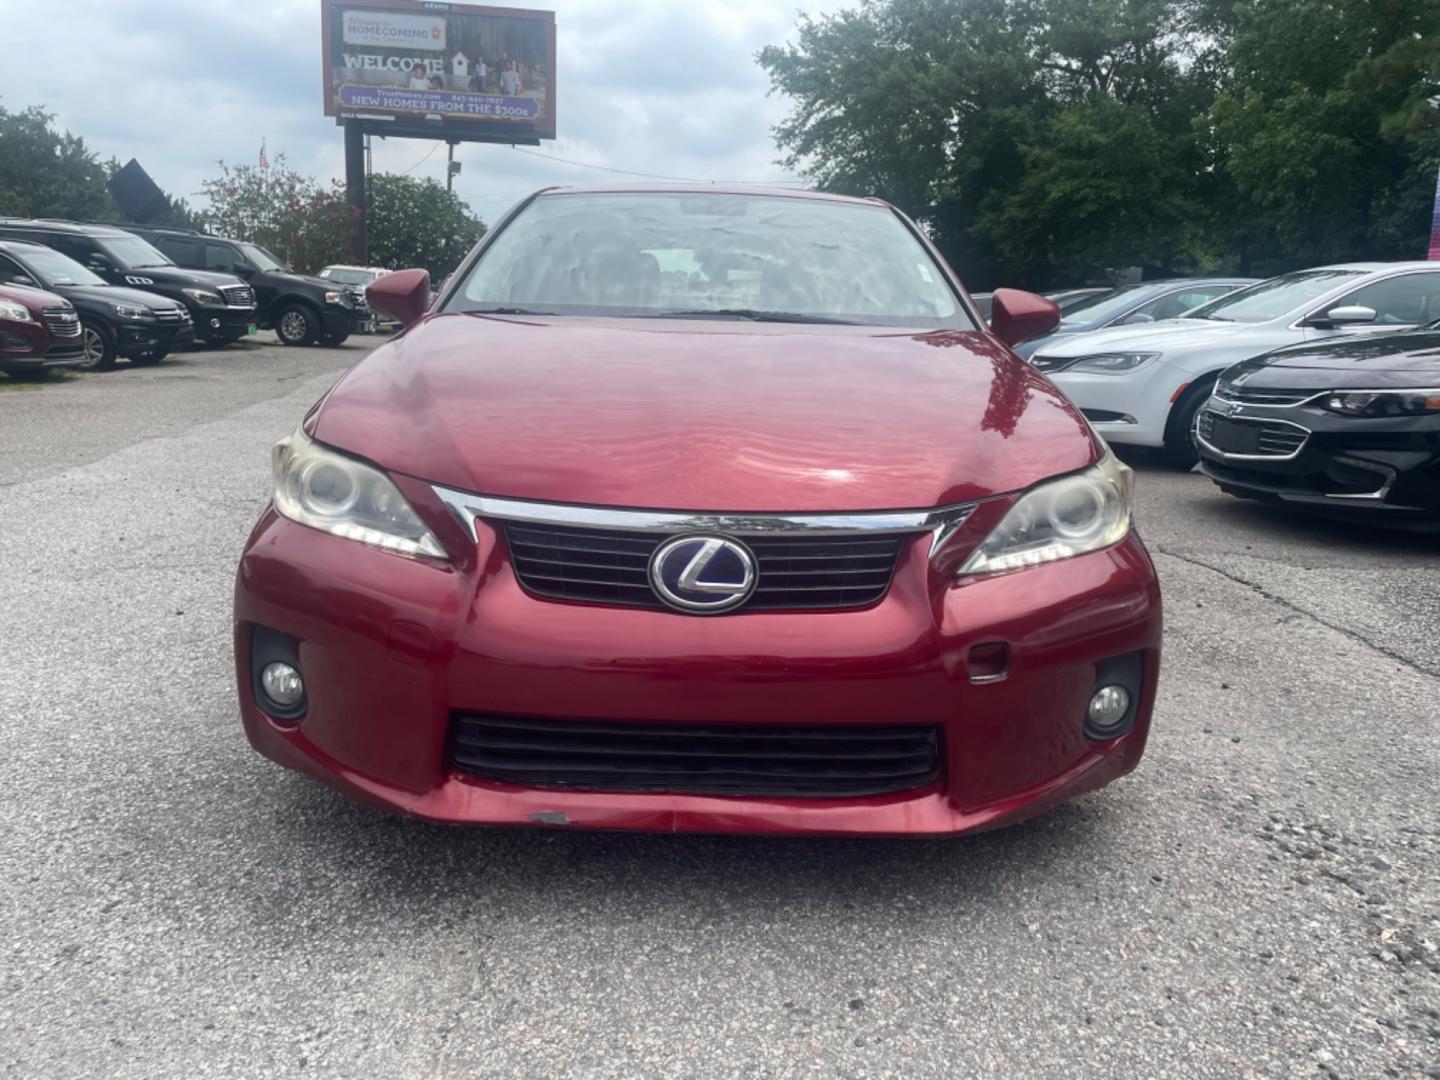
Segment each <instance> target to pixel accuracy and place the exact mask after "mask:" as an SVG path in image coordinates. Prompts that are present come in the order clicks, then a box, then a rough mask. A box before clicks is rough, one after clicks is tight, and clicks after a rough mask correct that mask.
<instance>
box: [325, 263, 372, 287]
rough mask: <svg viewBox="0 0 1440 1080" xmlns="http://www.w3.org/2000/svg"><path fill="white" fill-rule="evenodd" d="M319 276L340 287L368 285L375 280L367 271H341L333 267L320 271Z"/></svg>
mask: <svg viewBox="0 0 1440 1080" xmlns="http://www.w3.org/2000/svg"><path fill="white" fill-rule="evenodd" d="M320 276H321V277H323V278H325V279H326V280H327V281H338V282H339V283H340V284H341V285H369V284H370V282H372V281H374V280H375V275H374V274H372V273H371V272H370V271H369V270H343V269H340V268H337V267H334V266H327V267H326V268H325V269H324V270H321V271H320Z"/></svg>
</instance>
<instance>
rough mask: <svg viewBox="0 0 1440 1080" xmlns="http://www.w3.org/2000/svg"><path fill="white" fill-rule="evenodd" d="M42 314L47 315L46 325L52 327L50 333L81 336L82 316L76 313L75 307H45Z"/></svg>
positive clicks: (63, 335)
mask: <svg viewBox="0 0 1440 1080" xmlns="http://www.w3.org/2000/svg"><path fill="white" fill-rule="evenodd" d="M41 314H42V315H43V316H44V317H45V325H46V326H48V327H49V328H50V333H52V334H54V335H55V336H56V337H63V338H72V337H79V336H80V316H79V315H77V314H76V313H75V309H74V308H53V307H51V308H45V309H44V310H43V311H42V312H41Z"/></svg>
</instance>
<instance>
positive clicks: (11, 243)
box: [0, 237, 45, 255]
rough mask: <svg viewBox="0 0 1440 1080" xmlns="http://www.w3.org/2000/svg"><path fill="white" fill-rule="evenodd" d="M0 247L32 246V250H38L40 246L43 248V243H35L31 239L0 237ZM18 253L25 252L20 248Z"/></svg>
mask: <svg viewBox="0 0 1440 1080" xmlns="http://www.w3.org/2000/svg"><path fill="white" fill-rule="evenodd" d="M0 248H6V249H9V248H33V249H34V250H36V251H39V250H41V249H42V248H45V245H44V244H37V243H35V241H33V240H10V239H8V238H6V237H0ZM20 254H21V255H24V254H25V252H24V251H23V250H22V251H21V252H20Z"/></svg>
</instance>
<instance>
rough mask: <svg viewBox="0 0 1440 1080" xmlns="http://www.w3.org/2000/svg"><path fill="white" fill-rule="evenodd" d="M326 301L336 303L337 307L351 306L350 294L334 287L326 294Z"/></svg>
mask: <svg viewBox="0 0 1440 1080" xmlns="http://www.w3.org/2000/svg"><path fill="white" fill-rule="evenodd" d="M325 303H327V304H334V305H335V306H336V307H350V306H351V304H350V294H349V293H347V292H336V291H335V290H333V289H332V290H330V291H329V292H327V293H326V294H325Z"/></svg>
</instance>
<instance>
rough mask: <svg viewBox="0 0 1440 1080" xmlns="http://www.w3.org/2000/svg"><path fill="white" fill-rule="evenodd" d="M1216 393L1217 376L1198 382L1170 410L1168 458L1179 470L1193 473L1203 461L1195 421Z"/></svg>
mask: <svg viewBox="0 0 1440 1080" xmlns="http://www.w3.org/2000/svg"><path fill="white" fill-rule="evenodd" d="M1214 389H1215V376H1214V375H1207V376H1205V377H1204V378H1203V379H1197V380H1196V381H1195V382H1193V383H1191V384H1190V385H1189V386H1187V387H1186V388H1185V393H1183V394H1181V395H1180V400H1179V401H1177V402H1175V404H1174V405H1173V406H1171V408H1170V419H1169V420H1167V421H1166V423H1165V457H1166V458H1167V459H1168V460H1169V462H1170V464H1171V465H1174V466H1175V467H1176V468H1177V469H1193V468H1194V467H1195V463H1196V462H1197V461H1199V460H1200V451H1199V449H1198V448H1197V447H1196V446H1195V418H1196V417H1197V416H1199V415H1200V406H1202V405H1204V404H1205V402H1206V401H1208V400H1209V399H1210V392H1211V391H1212V390H1214Z"/></svg>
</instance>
